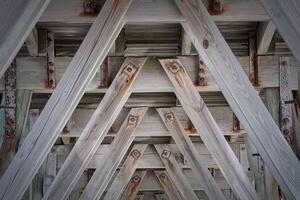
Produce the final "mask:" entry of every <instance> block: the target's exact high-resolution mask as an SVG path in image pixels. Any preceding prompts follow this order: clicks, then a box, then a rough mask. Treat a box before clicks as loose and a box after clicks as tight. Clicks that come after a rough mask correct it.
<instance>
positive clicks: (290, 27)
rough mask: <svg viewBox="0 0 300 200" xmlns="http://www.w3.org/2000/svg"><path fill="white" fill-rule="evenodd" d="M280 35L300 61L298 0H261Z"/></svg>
mask: <svg viewBox="0 0 300 200" xmlns="http://www.w3.org/2000/svg"><path fill="white" fill-rule="evenodd" d="M261 2H262V4H263V5H264V7H265V9H266V11H267V12H268V13H269V15H270V16H271V18H272V20H273V22H274V24H275V25H276V27H277V29H278V31H279V33H280V35H281V36H282V37H283V39H284V40H285V42H286V43H287V45H288V46H289V48H290V49H291V51H292V52H293V54H294V56H295V57H296V58H297V59H298V61H299V62H300V47H299V44H300V20H299V18H300V1H298V0H286V1H280V0H274V1H273V0H261Z"/></svg>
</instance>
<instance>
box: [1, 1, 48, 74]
mask: <svg viewBox="0 0 300 200" xmlns="http://www.w3.org/2000/svg"><path fill="white" fill-rule="evenodd" d="M49 2H50V0H37V1H36V0H26V1H23V0H14V1H10V0H5V1H1V2H0V19H1V28H0V52H1V54H0V77H2V76H3V75H4V72H5V71H6V69H7V68H8V67H9V65H10V63H11V62H12V61H13V59H14V58H15V56H16V55H17V53H18V51H19V49H20V48H21V46H22V45H23V43H24V42H25V40H26V38H27V36H28V35H29V34H30V32H31V31H32V29H33V27H34V26H35V24H36V23H37V21H38V20H39V18H40V16H41V15H42V13H43V12H44V10H45V9H46V8H47V6H48V4H49Z"/></svg>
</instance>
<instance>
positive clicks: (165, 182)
mask: <svg viewBox="0 0 300 200" xmlns="http://www.w3.org/2000/svg"><path fill="white" fill-rule="evenodd" d="M154 173H155V175H156V177H157V178H158V180H159V182H160V183H161V185H162V186H163V188H164V190H165V192H166V193H167V195H168V197H169V199H172V200H184V198H182V197H181V195H180V193H179V191H178V190H177V188H176V186H175V184H174V183H173V181H172V180H171V178H170V176H169V175H168V173H167V171H166V170H156V171H154Z"/></svg>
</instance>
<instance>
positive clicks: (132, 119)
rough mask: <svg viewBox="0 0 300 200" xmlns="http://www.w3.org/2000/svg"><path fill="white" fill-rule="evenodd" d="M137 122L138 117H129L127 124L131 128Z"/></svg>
mask: <svg viewBox="0 0 300 200" xmlns="http://www.w3.org/2000/svg"><path fill="white" fill-rule="evenodd" d="M138 121H139V117H138V116H134V115H129V117H128V122H127V124H128V125H131V126H133V125H135V126H136V125H137V123H138Z"/></svg>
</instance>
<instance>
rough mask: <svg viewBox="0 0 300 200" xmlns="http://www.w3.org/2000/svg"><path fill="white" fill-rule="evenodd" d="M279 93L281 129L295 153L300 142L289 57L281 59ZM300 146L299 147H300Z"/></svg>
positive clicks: (299, 148) (298, 148)
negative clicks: (294, 126) (294, 112)
mask: <svg viewBox="0 0 300 200" xmlns="http://www.w3.org/2000/svg"><path fill="white" fill-rule="evenodd" d="M279 63H280V64H279V67H280V74H279V83H280V84H279V85H280V87H279V92H280V115H279V116H280V128H281V131H282V134H283V136H284V137H285V139H286V140H287V141H288V143H289V144H290V146H291V147H292V148H293V150H294V152H295V153H297V152H299V150H300V144H299V142H300V141H297V137H296V135H295V133H294V132H293V112H292V107H293V106H294V105H293V103H295V101H294V98H293V93H292V88H291V64H290V59H289V58H288V57H280V58H279ZM298 145H299V146H298Z"/></svg>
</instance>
